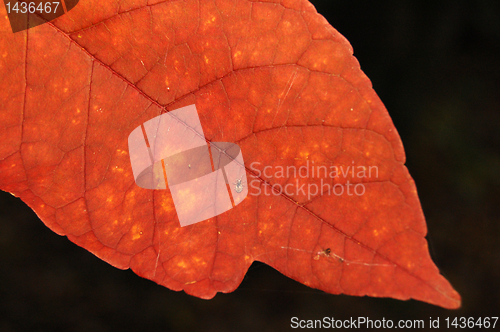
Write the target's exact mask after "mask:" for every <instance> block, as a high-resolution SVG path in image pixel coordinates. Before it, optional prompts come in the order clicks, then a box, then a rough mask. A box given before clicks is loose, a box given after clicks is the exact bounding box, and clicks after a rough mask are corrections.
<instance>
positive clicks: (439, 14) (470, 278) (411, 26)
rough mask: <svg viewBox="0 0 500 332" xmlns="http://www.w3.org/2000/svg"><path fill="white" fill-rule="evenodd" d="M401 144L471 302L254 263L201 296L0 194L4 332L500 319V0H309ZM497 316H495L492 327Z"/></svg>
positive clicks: (438, 245)
mask: <svg viewBox="0 0 500 332" xmlns="http://www.w3.org/2000/svg"><path fill="white" fill-rule="evenodd" d="M312 2H313V4H314V5H315V6H316V8H317V10H318V11H319V13H321V14H322V15H324V16H325V17H326V18H327V20H328V21H329V22H330V23H331V24H332V25H333V26H334V27H335V28H336V29H337V30H338V31H339V32H340V33H341V34H343V35H344V36H345V37H346V38H347V39H348V40H349V41H350V43H351V44H352V46H353V47H354V55H355V56H356V57H357V58H358V60H359V62H360V63H361V68H362V69H363V71H364V72H365V73H366V74H367V75H368V77H370V79H371V81H372V82H373V86H374V89H375V90H376V91H377V93H378V94H379V96H380V98H381V99H382V101H383V102H384V103H385V105H386V107H387V109H388V110H389V113H390V115H391V117H392V119H393V121H394V124H395V126H396V128H397V129H398V131H399V133H400V135H401V138H402V140H403V143H404V146H405V149H406V154H407V166H408V168H409V170H410V173H411V174H412V176H413V178H414V179H415V182H416V184H417V187H418V191H419V195H420V199H421V202H422V206H423V210H424V213H425V215H426V218H427V225H428V229H429V234H428V236H427V239H428V241H429V246H430V250H431V255H432V257H433V259H434V261H435V262H436V264H437V266H438V267H439V268H440V270H441V272H442V274H443V275H444V276H445V277H446V278H447V279H448V280H449V281H450V282H451V283H452V285H453V286H454V287H455V288H456V289H457V290H458V292H459V293H460V294H461V295H462V298H463V307H462V308H461V309H459V310H455V311H450V310H445V309H442V308H439V307H435V306H432V305H429V304H426V303H422V302H418V301H406V302H403V301H397V300H392V299H376V298H367V297H363V298H360V297H350V296H344V295H328V294H325V293H322V292H320V291H316V290H313V289H310V288H307V287H305V286H302V285H301V284H299V283H297V282H295V281H293V280H290V279H288V278H286V277H284V276H282V275H281V274H280V273H278V272H276V271H275V270H273V269H272V268H270V267H267V266H265V265H263V264H260V263H255V264H254V265H252V267H251V268H250V270H249V271H248V273H247V276H246V277H245V280H244V281H243V283H242V285H241V286H240V288H239V289H238V290H237V291H235V292H234V293H232V294H219V295H217V296H216V297H215V298H214V299H213V300H210V301H206V300H200V299H198V298H194V297H191V296H189V295H186V294H185V293H183V292H180V293H178V292H173V291H170V290H168V289H165V288H163V287H160V286H157V285H156V284H155V283H153V282H151V281H148V280H145V279H142V278H140V277H138V276H136V275H135V274H134V273H132V272H131V271H121V270H118V269H115V268H113V267H111V266H109V265H108V264H106V263H104V262H102V261H101V260H100V259H98V258H96V257H94V256H93V255H92V254H90V253H88V252H87V251H86V250H84V249H82V248H79V247H77V246H76V245H74V244H72V243H71V242H70V241H68V240H67V239H66V238H65V237H60V236H57V235H56V234H54V233H53V232H51V231H50V230H49V229H48V228H46V227H45V226H44V225H43V223H42V222H41V221H40V220H39V219H38V218H37V217H36V215H35V214H34V213H33V212H32V211H31V210H30V209H29V208H27V207H26V206H25V205H24V204H23V203H22V202H21V201H20V200H19V199H17V198H14V197H12V196H11V195H9V194H7V193H4V192H1V193H0V331H53V330H61V331H90V330H91V331H95V332H100V331H118V330H119V331H128V330H144V331H169V330H172V331H197V330H203V331H236V330H237V331H256V330H258V331H284V330H289V329H290V319H291V317H293V316H297V317H299V318H301V319H322V318H323V317H335V318H337V319H348V318H349V317H351V316H353V317H358V316H366V317H369V318H370V319H382V318H383V317H385V318H386V319H393V320H397V319H424V320H425V321H426V323H427V322H428V319H429V317H434V318H435V317H440V318H441V326H442V325H443V323H444V322H443V320H444V318H446V317H448V316H450V317H456V316H467V317H469V316H471V317H475V318H478V317H485V316H500V296H499V295H500V249H499V244H500V223H499V220H500V173H499V170H500V134H499V129H500V94H499V92H500V56H499V54H500V2H499V1H498V0H490V1H486V0H482V1H481V0H479V1H465V0H454V1H451V0H450V1H443V0H441V1H423V0H419V1H417V0H411V1H410V0H397V1H396V0H391V1H366V0H365V1H358V0H355V1H336V0H321V1H320V0H313V1H312ZM498 326H500V323H499V324H497V328H498Z"/></svg>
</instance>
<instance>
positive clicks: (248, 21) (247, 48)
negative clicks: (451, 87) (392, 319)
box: [0, 0, 460, 308]
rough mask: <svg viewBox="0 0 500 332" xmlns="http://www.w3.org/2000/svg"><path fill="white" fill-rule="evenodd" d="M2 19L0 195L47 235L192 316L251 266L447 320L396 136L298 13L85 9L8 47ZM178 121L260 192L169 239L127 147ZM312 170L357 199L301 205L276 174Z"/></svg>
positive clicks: (379, 108)
mask: <svg viewBox="0 0 500 332" xmlns="http://www.w3.org/2000/svg"><path fill="white" fill-rule="evenodd" d="M0 10H1V14H2V15H1V17H2V19H0V31H1V37H0V54H1V55H2V58H1V60H0V70H1V71H0V75H1V77H2V80H1V81H0V105H1V111H0V128H1V130H0V189H2V190H5V191H8V192H11V193H13V194H14V195H16V196H18V197H20V198H21V199H22V200H23V201H24V202H26V203H27V204H28V205H29V206H30V207H31V208H32V209H33V210H34V211H35V212H36V213H37V215H38V216H39V217H40V219H41V220H42V221H43V222H44V223H45V224H46V225H47V226H48V227H50V228H51V229H52V230H53V231H54V232H56V233H58V234H60V235H66V236H67V237H68V238H69V239H70V240H71V241H73V242H74V243H76V244H78V245H80V246H82V247H84V248H86V249H87V250H89V251H90V252H92V253H94V254H95V255H97V256H98V257H100V258H101V259H103V260H105V261H106V262H108V263H110V264H111V265H113V266H115V267H118V268H120V269H127V268H131V269H132V270H134V271H135V272H136V273H137V274H138V275H140V276H142V277H145V278H148V279H151V280H153V281H155V282H157V283H159V284H161V285H164V286H166V287H168V288H170V289H173V290H184V291H186V292H187V293H189V294H192V295H194V296H198V297H202V298H211V297H213V296H214V295H215V294H216V292H231V291H233V290H234V289H236V288H237V287H238V285H239V284H240V282H241V281H242V279H243V277H244V275H245V273H246V271H247V269H248V267H249V266H250V265H251V264H252V262H253V261H256V260H258V261H262V262H264V263H267V264H269V265H270V266H272V267H274V268H276V269H277V270H279V271H280V272H282V273H283V274H285V275H287V276H289V277H290V278H293V279H295V280H297V281H299V282H301V283H303V284H305V285H308V286H310V287H314V288H318V289H322V290H324V291H325V292H329V293H332V294H339V293H344V294H350V295H358V296H361V295H370V296H378V297H393V298H397V299H409V298H413V299H417V300H421V301H426V302H429V303H432V304H435V305H440V306H443V307H446V308H457V307H459V306H460V296H459V295H458V293H457V292H456V291H455V290H453V288H452V287H451V286H450V284H449V283H448V282H447V281H446V279H444V278H443V277H442V276H441V275H440V274H439V271H438V269H437V268H436V266H435V265H434V264H433V262H432V260H431V258H430V256H429V253H428V248H427V242H426V240H425V238H424V237H425V235H426V232H427V229H426V225H425V220H424V216H423V214H422V211H421V207H420V203H419V200H418V196H417V192H416V188H415V185H414V182H413V180H412V178H411V177H410V175H409V173H408V171H407V169H406V167H405V166H404V162H405V155H404V151H403V147H402V144H401V141H400V138H399V136H398V134H397V132H396V130H395V128H394V126H393V124H392V122H391V119H390V117H389V115H388V113H387V111H386V109H385V107H384V106H383V104H382V102H381V101H380V100H379V98H378V97H377V95H376V94H375V92H374V91H373V89H372V88H371V83H370V81H369V79H368V78H367V77H366V76H365V75H364V74H363V73H362V71H361V70H360V67H359V64H358V62H357V61H356V59H355V58H354V57H353V56H352V48H351V46H350V45H349V43H348V42H347V40H345V38H343V37H342V36H341V35H340V34H339V33H338V32H337V31H336V30H335V29H333V28H332V27H331V26H330V25H329V24H328V23H327V22H326V20H325V19H324V18H323V17H322V16H320V15H318V14H317V13H316V11H315V9H314V7H313V6H312V5H311V4H310V3H309V2H308V1H305V0H283V1H281V2H278V1H266V2H264V1H263V2H252V1H247V0H237V1H226V0H215V1H208V0H207V1H204V0H203V1H194V0H186V1H151V2H149V3H148V2H147V1H142V2H123V3H121V4H120V6H116V5H115V4H114V3H103V2H98V1H94V0H92V1H91V0H89V1H80V3H79V4H78V5H77V6H76V7H75V8H74V9H72V10H71V12H68V13H67V14H66V15H64V16H62V17H60V18H58V19H56V20H55V21H53V22H50V23H46V24H43V25H39V26H37V27H35V28H32V29H30V30H27V31H21V32H18V33H15V34H14V33H12V31H11V28H10V26H9V22H8V20H7V18H6V13H5V8H4V7H2V8H1V9H0ZM190 104H195V105H196V108H197V110H198V113H199V115H200V119H201V124H202V126H203V129H204V133H205V136H206V138H207V140H208V141H226V142H235V143H237V144H238V145H239V146H240V147H241V150H242V153H243V155H244V156H245V157H244V158H245V165H246V168H247V177H248V180H249V182H252V183H253V184H254V185H255V183H258V188H259V189H261V190H262V191H261V194H260V195H252V194H249V195H248V197H247V198H246V199H245V200H244V201H243V202H242V203H241V204H240V205H238V206H237V207H235V208H233V209H232V210H229V211H228V212H226V213H224V214H221V215H219V216H217V217H214V218H211V219H209V220H206V221H203V222H201V223H197V224H194V225H191V226H187V227H180V225H179V221H178V218H177V215H176V211H175V207H174V205H173V202H172V198H171V194H170V192H169V190H168V189H167V190H146V189H142V188H140V187H138V186H137V185H136V184H135V182H134V178H133V175H132V169H131V164H130V158H129V153H128V146H127V137H128V135H129V134H130V132H132V130H133V129H135V128H136V127H137V126H140V125H141V124H142V123H144V122H145V121H147V120H149V119H151V118H154V117H156V116H158V115H160V114H162V113H165V112H167V111H170V110H174V109H177V108H179V107H182V106H186V105H190ZM313 162H314V163H315V165H316V166H325V167H328V169H331V168H330V167H333V166H338V167H340V168H341V169H342V170H343V171H344V173H343V174H342V172H340V173H341V176H338V177H325V179H324V180H328V181H330V182H329V183H330V184H331V185H332V186H333V185H334V184H338V185H339V186H340V187H337V188H343V189H344V190H347V189H349V186H348V182H347V181H351V183H354V184H362V185H363V188H364V189H365V192H364V193H363V194H362V195H357V194H353V195H348V194H346V193H344V194H342V195H336V194H333V193H325V192H323V193H322V194H318V193H316V194H313V193H312V192H311V191H308V192H307V193H306V192H305V191H301V190H300V188H304V186H305V188H310V187H311V185H313V184H316V185H321V183H320V178H319V177H317V176H316V177H314V176H309V177H308V178H304V177H301V176H293V177H292V176H285V177H283V176H280V175H279V174H277V173H276V170H278V169H279V166H282V167H285V168H287V167H289V168H290V169H293V168H292V167H295V169H300V167H305V166H307V167H308V169H314V167H316V166H314V165H313ZM252 165H254V166H252ZM266 166H267V167H270V169H272V171H269V172H267V173H265V174H264V173H263V174H260V177H256V176H257V175H259V172H260V171H263V170H264V168H265V167H266ZM347 167H356V172H357V171H358V170H360V169H359V168H358V167H361V169H369V168H370V167H375V169H376V170H377V174H376V176H369V177H362V176H361V177H359V176H357V174H355V173H352V172H350V171H347V172H345V171H346V170H348V168H347ZM316 170H319V168H317V169H316ZM349 170H351V171H352V168H351V169H349ZM255 181H257V182H255ZM287 184H292V187H291V188H292V189H293V190H292V193H290V194H288V193H278V192H277V191H278V190H277V188H284V187H285V186H286V185H287ZM249 185H250V183H249ZM256 187H257V186H254V187H252V188H249V189H250V190H257V189H256ZM289 188H290V187H289ZM273 189H275V191H273ZM352 189H353V188H352V187H351V190H352Z"/></svg>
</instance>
